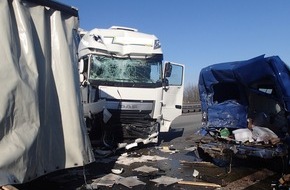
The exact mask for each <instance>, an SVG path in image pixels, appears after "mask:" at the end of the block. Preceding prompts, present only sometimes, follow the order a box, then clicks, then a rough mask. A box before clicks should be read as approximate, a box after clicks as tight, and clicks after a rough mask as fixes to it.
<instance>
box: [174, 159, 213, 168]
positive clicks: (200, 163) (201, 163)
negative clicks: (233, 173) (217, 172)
mask: <svg viewBox="0 0 290 190" xmlns="http://www.w3.org/2000/svg"><path fill="white" fill-rule="evenodd" d="M179 162H180V164H181V165H184V166H203V167H217V166H216V165H214V164H213V163H211V162H188V161H185V160H180V161H179Z"/></svg>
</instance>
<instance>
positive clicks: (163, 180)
mask: <svg viewBox="0 0 290 190" xmlns="http://www.w3.org/2000/svg"><path fill="white" fill-rule="evenodd" d="M150 181H153V182H155V183H157V185H158V186H159V185H164V186H168V185H172V184H174V183H178V182H179V181H182V179H178V178H173V177H168V176H161V177H159V178H156V179H152V180H150Z"/></svg>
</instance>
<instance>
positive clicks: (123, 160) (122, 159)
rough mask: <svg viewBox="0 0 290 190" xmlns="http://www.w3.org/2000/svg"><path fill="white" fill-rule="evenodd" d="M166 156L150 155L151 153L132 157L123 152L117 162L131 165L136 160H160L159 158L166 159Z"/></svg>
mask: <svg viewBox="0 0 290 190" xmlns="http://www.w3.org/2000/svg"><path fill="white" fill-rule="evenodd" d="M166 159H167V158H165V157H160V156H157V155H154V156H149V155H141V156H139V157H130V155H129V154H128V153H124V154H122V155H121V156H120V157H119V158H118V160H117V161H116V163H117V164H123V165H131V164H132V163H136V162H149V161H158V160H166Z"/></svg>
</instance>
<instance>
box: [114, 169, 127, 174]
mask: <svg viewBox="0 0 290 190" xmlns="http://www.w3.org/2000/svg"><path fill="white" fill-rule="evenodd" d="M111 171H112V173H114V174H121V173H123V171H124V169H123V168H121V169H111Z"/></svg>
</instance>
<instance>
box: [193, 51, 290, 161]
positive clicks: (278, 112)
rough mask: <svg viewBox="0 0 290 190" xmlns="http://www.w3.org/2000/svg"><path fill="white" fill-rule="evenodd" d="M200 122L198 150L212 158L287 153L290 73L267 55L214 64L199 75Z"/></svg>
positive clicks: (261, 156)
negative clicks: (201, 138)
mask: <svg viewBox="0 0 290 190" xmlns="http://www.w3.org/2000/svg"><path fill="white" fill-rule="evenodd" d="M198 87H199V93H200V100H201V111H202V123H203V127H202V129H201V130H200V134H202V135H203V136H205V137H210V138H206V139H207V140H206V141H205V140H201V141H200V142H199V145H198V146H199V148H201V149H202V150H203V151H204V152H206V153H208V154H210V155H211V156H212V157H215V156H218V155H221V154H222V153H224V152H229V151H230V152H231V153H232V154H233V155H234V156H235V155H236V156H242V157H248V156H254V157H260V158H274V157H278V156H286V155H288V144H289V143H287V142H288V141H289V139H290V138H289V137H288V136H289V134H290V133H289V132H290V131H289V129H290V128H289V127H290V114H289V113H290V70H289V67H288V66H287V65H286V64H285V63H284V62H283V61H282V60H281V59H280V58H279V57H278V56H272V57H265V56H264V55H262V56H259V57H256V58H253V59H250V60H246V61H235V62H228V63H220V64H214V65H210V66H208V67H205V68H203V69H202V70H201V72H200V76H199V84H198Z"/></svg>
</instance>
